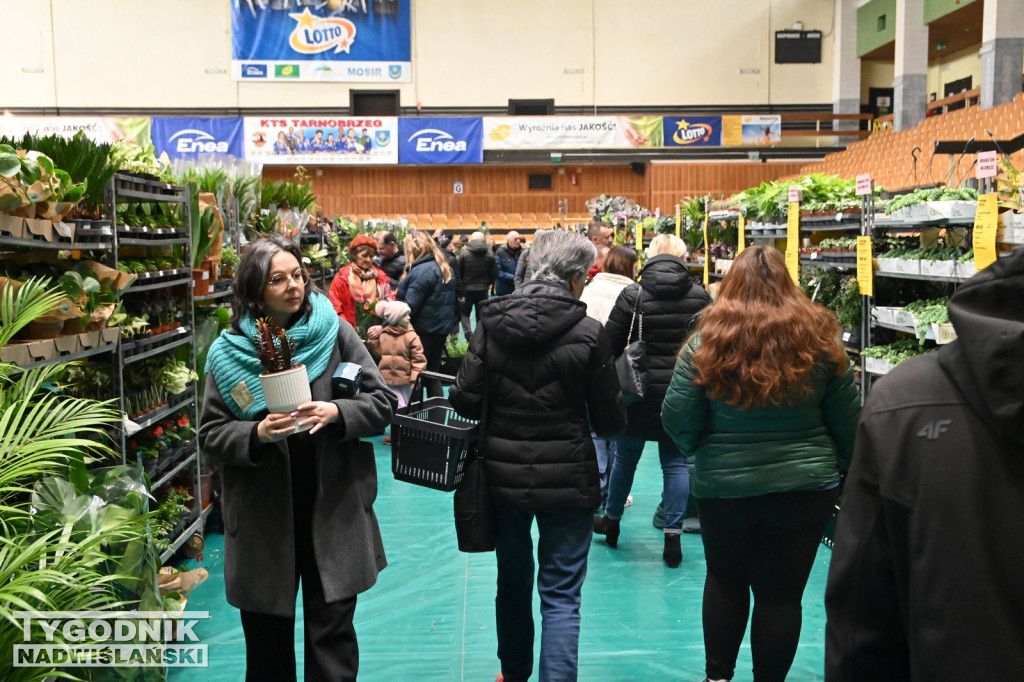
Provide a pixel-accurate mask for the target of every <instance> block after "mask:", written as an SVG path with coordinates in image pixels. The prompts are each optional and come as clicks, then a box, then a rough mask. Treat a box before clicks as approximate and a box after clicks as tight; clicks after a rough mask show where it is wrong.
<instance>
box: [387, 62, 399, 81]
mask: <svg viewBox="0 0 1024 682" xmlns="http://www.w3.org/2000/svg"><path fill="white" fill-rule="evenodd" d="M388 76H390V77H391V80H398V79H399V78H401V77H402V65H401V64H389V65H388Z"/></svg>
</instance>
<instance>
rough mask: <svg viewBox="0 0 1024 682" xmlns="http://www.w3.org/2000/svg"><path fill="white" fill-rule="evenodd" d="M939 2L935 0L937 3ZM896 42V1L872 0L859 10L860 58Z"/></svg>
mask: <svg viewBox="0 0 1024 682" xmlns="http://www.w3.org/2000/svg"><path fill="white" fill-rule="evenodd" d="M938 1H939V0H935V2H936V3H938ZM944 1H945V0H944ZM962 1H963V0H961V2H962ZM926 2H927V0H926ZM948 2H949V4H951V5H952V4H953V2H955V0H948ZM881 16H885V28H884V29H882V30H881V31H880V30H878V19H879V17H881ZM894 40H896V0H871V2H868V3H867V4H865V5H862V6H861V7H858V8H857V56H858V57H863V56H864V55H865V54H867V53H868V52H871V51H872V50H875V49H877V48H879V47H881V46H882V45H885V44H886V43H891V42H892V41H894Z"/></svg>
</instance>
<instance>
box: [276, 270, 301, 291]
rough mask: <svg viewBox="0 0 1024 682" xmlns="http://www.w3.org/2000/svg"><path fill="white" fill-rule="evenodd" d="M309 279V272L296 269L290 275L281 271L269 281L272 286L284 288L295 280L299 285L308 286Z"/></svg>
mask: <svg viewBox="0 0 1024 682" xmlns="http://www.w3.org/2000/svg"><path fill="white" fill-rule="evenodd" d="M308 281H309V274H308V273H307V272H306V271H305V270H296V271H295V272H293V273H292V274H290V275H286V274H284V273H283V272H279V273H277V274H276V275H274V276H273V277H271V278H270V281H268V282H267V284H269V285H270V286H272V287H273V288H275V289H284V288H285V287H287V286H288V284H289V283H290V282H295V283H296V284H298V285H299V286H303V287H304V286H306V282H308Z"/></svg>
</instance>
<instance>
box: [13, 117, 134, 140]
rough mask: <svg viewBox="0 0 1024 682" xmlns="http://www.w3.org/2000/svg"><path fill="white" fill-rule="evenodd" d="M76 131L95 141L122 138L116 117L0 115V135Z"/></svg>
mask: <svg viewBox="0 0 1024 682" xmlns="http://www.w3.org/2000/svg"><path fill="white" fill-rule="evenodd" d="M79 130H82V131H84V132H85V136H86V137H88V138H89V139H90V140H92V141H94V142H98V143H104V142H114V141H115V140H120V139H121V138H123V137H125V134H124V133H123V132H122V131H121V128H120V127H119V126H118V125H117V119H114V118H103V117H100V116H0V136H3V137H10V138H21V137H24V136H25V134H26V133H31V134H32V135H35V136H36V137H47V136H49V135H59V136H61V137H74V135H75V133H77V132H78V131H79Z"/></svg>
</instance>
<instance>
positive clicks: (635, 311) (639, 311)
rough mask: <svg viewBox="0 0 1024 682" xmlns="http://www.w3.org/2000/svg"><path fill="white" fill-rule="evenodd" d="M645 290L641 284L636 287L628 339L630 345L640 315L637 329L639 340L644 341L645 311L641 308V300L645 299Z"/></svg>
mask: <svg viewBox="0 0 1024 682" xmlns="http://www.w3.org/2000/svg"><path fill="white" fill-rule="evenodd" d="M643 295H644V288H643V287H642V286H640V285H639V284H638V285H637V287H636V298H635V299H633V318H632V319H631V320H630V321H629V335H628V336H627V337H626V343H627V344H628V343H629V342H630V341H631V340H632V339H633V325H634V324H636V321H637V320H636V318H637V316H638V315H639V317H640V325H639V326H638V327H637V339H638V340H639V341H643V340H644V311H643V309H642V308H641V307H640V300H641V299H642V298H643Z"/></svg>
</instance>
